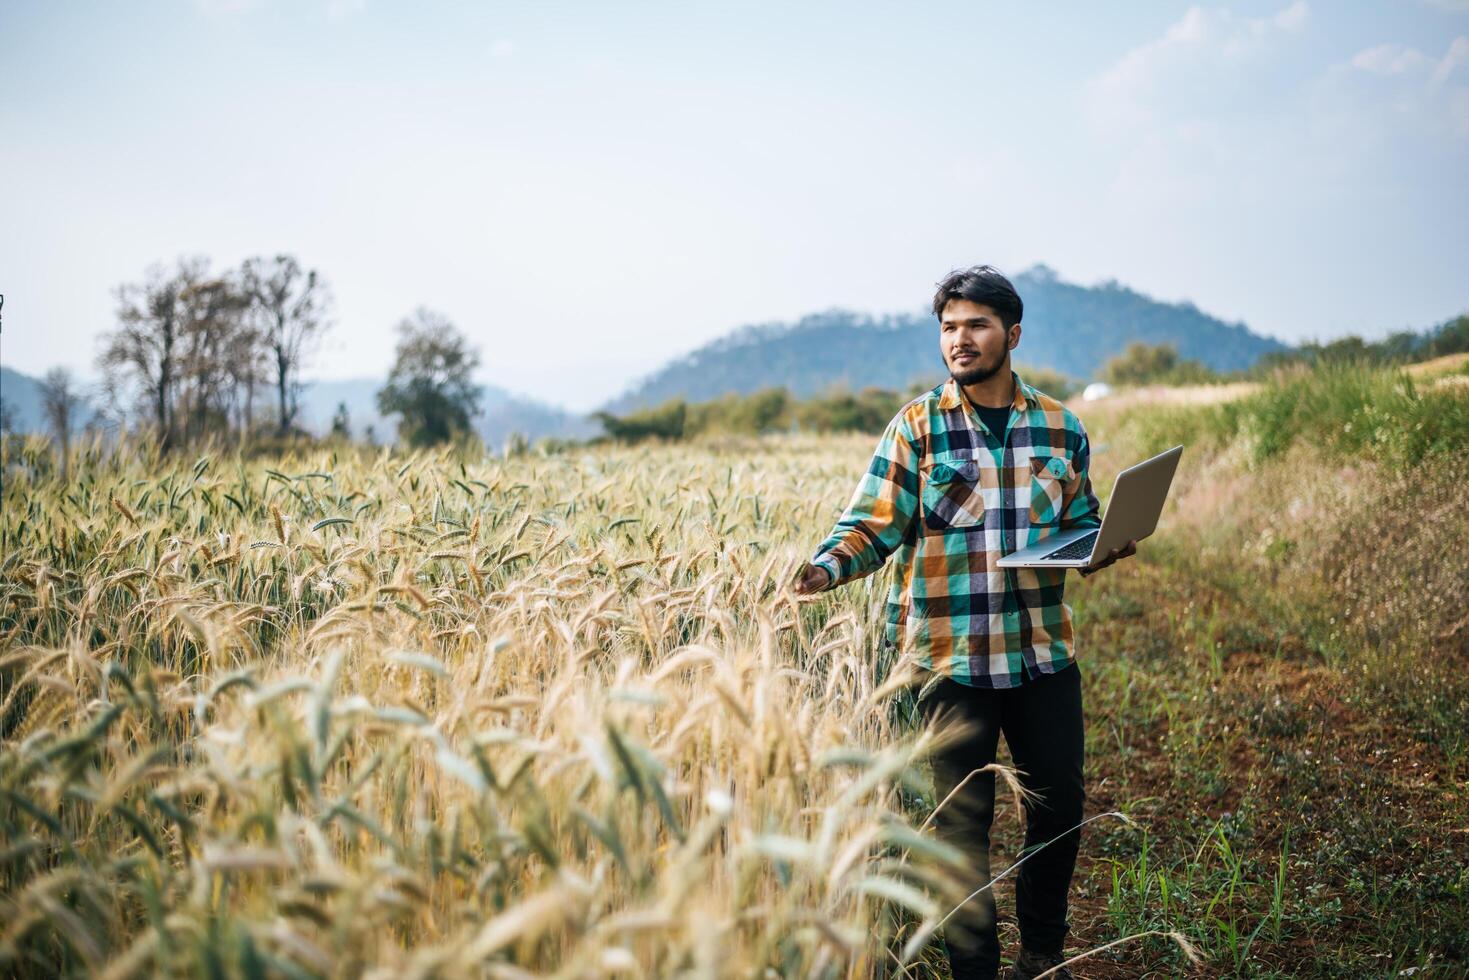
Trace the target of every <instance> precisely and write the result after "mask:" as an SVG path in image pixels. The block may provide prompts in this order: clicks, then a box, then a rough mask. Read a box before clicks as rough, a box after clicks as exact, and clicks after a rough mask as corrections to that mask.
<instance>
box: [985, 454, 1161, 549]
mask: <svg viewBox="0 0 1469 980" xmlns="http://www.w3.org/2000/svg"><path fill="white" fill-rule="evenodd" d="M1182 454H1183V447H1182V446H1174V447H1173V448H1172V449H1169V450H1166V451H1164V452H1161V453H1159V454H1158V455H1156V456H1154V457H1153V458H1152V459H1145V460H1143V461H1142V462H1141V463H1138V464H1137V465H1136V466H1129V467H1128V468H1127V469H1125V470H1123V471H1122V472H1121V473H1118V474H1117V482H1116V483H1114V484H1112V496H1111V498H1109V500H1108V501H1107V513H1106V514H1104V515H1103V516H1102V526H1101V527H1094V528H1072V529H1071V530H1069V531H1062V532H1060V533H1059V534H1053V535H1051V536H1050V537H1048V538H1046V540H1044V541H1042V542H1040V543H1039V544H1033V545H1031V546H1030V547H1029V548H1022V549H1020V550H1019V551H1016V552H1012V553H1010V554H1008V555H1006V556H1005V557H1004V558H1001V559H1000V561H999V565H1000V567H1001V568H1086V567H1087V566H1088V565H1090V564H1091V563H1092V562H1094V561H1099V560H1101V559H1102V558H1105V557H1106V556H1107V555H1108V553H1110V552H1111V551H1112V549H1113V548H1116V549H1118V550H1121V549H1123V548H1126V547H1127V542H1129V541H1141V540H1142V539H1143V538H1146V537H1147V536H1148V535H1150V534H1152V533H1153V531H1154V529H1155V528H1157V526H1158V517H1159V516H1160V515H1161V514H1162V513H1163V502H1164V501H1166V500H1167V499H1168V487H1169V485H1170V484H1172V483H1173V471H1174V470H1176V469H1178V457H1179V456H1181V455H1182Z"/></svg>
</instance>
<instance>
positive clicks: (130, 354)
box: [97, 258, 208, 449]
mask: <svg viewBox="0 0 1469 980" xmlns="http://www.w3.org/2000/svg"><path fill="white" fill-rule="evenodd" d="M207 265H208V262H207V260H205V259H202V258H195V259H181V260H179V267H178V271H177V272H176V273H175V274H172V275H170V274H169V273H168V272H167V271H166V270H165V269H164V268H163V266H161V265H155V266H153V267H152V268H150V269H149V270H148V273H147V279H146V281H145V282H143V283H126V284H124V285H121V286H119V287H117V304H118V306H117V321H118V326H117V329H116V330H115V331H114V332H112V333H111V334H109V335H107V337H106V339H105V341H104V346H103V349H102V353H101V354H100V355H99V356H98V358H97V364H98V366H99V367H100V368H101V369H102V371H103V373H104V374H105V375H106V376H107V382H106V383H107V385H108V386H109V387H110V388H111V389H112V390H114V391H116V390H117V389H118V388H119V387H120V385H119V383H118V382H119V379H118V378H116V377H115V376H114V375H115V373H116V372H121V373H124V374H127V375H130V376H131V378H130V380H131V381H132V382H133V383H134V385H135V386H136V388H137V389H138V391H139V392H140V393H141V395H142V398H143V400H144V401H145V403H146V404H147V406H148V407H147V412H148V414H149V415H150V416H151V419H152V422H153V427H154V429H155V430H156V431H157V433H158V440H159V443H160V445H162V447H163V448H164V449H169V448H171V447H172V445H173V443H174V440H175V436H176V434H175V432H174V415H175V404H174V396H175V388H176V386H177V384H178V360H179V352H178V349H177V348H178V346H179V334H180V332H181V328H182V320H183V311H182V310H181V309H180V307H181V294H182V293H183V292H184V290H185V289H187V288H189V286H190V285H192V284H193V283H194V282H196V281H198V280H200V279H202V278H203V271H202V270H203V268H204V267H206V266H207Z"/></svg>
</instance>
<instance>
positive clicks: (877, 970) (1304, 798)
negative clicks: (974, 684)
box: [0, 375, 1469, 978]
mask: <svg viewBox="0 0 1469 980" xmlns="http://www.w3.org/2000/svg"><path fill="white" fill-rule="evenodd" d="M1321 384H1324V385H1325V386H1326V388H1325V389H1323V390H1327V389H1329V392H1334V391H1336V390H1337V388H1341V389H1342V391H1346V392H1347V394H1346V395H1342V396H1341V398H1342V399H1345V401H1341V404H1343V405H1346V404H1347V401H1349V400H1350V398H1349V397H1348V396H1350V397H1354V398H1358V401H1359V402H1361V404H1357V403H1353V404H1357V408H1355V409H1353V408H1351V407H1350V405H1348V406H1347V407H1346V408H1341V411H1346V412H1348V414H1349V415H1350V413H1351V412H1357V413H1358V414H1361V412H1363V411H1366V410H1367V408H1370V404H1369V403H1381V399H1378V400H1377V402H1373V399H1374V398H1377V396H1376V395H1374V394H1373V393H1374V392H1378V388H1375V387H1373V386H1374V385H1385V386H1387V387H1386V388H1383V389H1382V390H1383V391H1392V392H1396V391H1397V390H1398V388H1396V387H1393V386H1395V385H1400V384H1401V382H1400V381H1398V380H1397V379H1396V377H1391V378H1389V377H1381V378H1379V377H1377V376H1376V375H1374V376H1372V377H1358V378H1333V379H1327V380H1326V381H1324V382H1321ZM1353 385H1356V386H1357V387H1355V388H1353V387H1352V386H1353ZM1364 386H1365V387H1364ZM1410 388H1411V384H1410ZM1348 389H1350V391H1348ZM1272 392H1273V394H1272ZM1329 392H1328V393H1329ZM1363 392H1365V393H1366V394H1365V395H1364V394H1363ZM1353 393H1355V394H1353ZM1293 397H1294V396H1293V395H1292V396H1290V397H1287V393H1286V392H1285V390H1284V389H1283V388H1280V387H1277V388H1274V389H1269V390H1267V391H1265V393H1264V394H1260V393H1251V394H1247V395H1246V396H1244V398H1243V399H1242V400H1232V401H1226V400H1223V399H1220V400H1216V401H1215V402H1213V403H1206V404H1201V405H1182V406H1180V405H1175V404H1169V405H1165V406H1152V407H1142V408H1138V407H1136V406H1134V407H1125V406H1123V405H1121V404H1119V405H1118V406H1114V407H1112V408H1108V407H1107V406H1105V405H1098V406H1095V407H1092V406H1086V407H1084V408H1082V409H1081V410H1082V411H1083V413H1084V414H1083V417H1084V419H1085V420H1086V421H1087V424H1088V426H1089V428H1090V429H1091V430H1092V435H1093V443H1094V446H1095V447H1096V456H1095V470H1094V478H1095V479H1096V481H1097V483H1098V487H1099V490H1106V489H1109V488H1110V481H1111V477H1112V475H1114V474H1115V473H1116V472H1117V470H1118V469H1119V468H1120V467H1121V466H1123V465H1126V464H1128V463H1130V462H1132V461H1134V459H1135V458H1137V456H1138V454H1140V453H1142V452H1145V451H1148V450H1149V449H1152V448H1155V447H1157V446H1159V445H1161V444H1164V443H1166V444H1172V442H1173V441H1174V440H1178V441H1185V442H1186V443H1187V444H1188V446H1189V449H1188V450H1187V451H1186V454H1185V457H1184V460H1185V463H1184V466H1183V467H1182V468H1181V469H1180V473H1179V477H1178V482H1177V483H1176V492H1175V494H1174V497H1173V499H1172V500H1171V501H1170V506H1169V512H1168V514H1167V516H1166V519H1165V524H1164V526H1163V528H1162V529H1161V530H1160V533H1159V534H1158V535H1157V536H1155V537H1154V538H1153V539H1151V540H1150V541H1149V542H1147V543H1145V545H1144V547H1143V548H1142V551H1141V553H1140V554H1139V556H1138V558H1136V559H1132V560H1129V561H1127V562H1124V563H1121V564H1119V565H1118V566H1117V567H1116V568H1114V569H1110V570H1108V571H1107V572H1104V573H1102V574H1100V575H1098V576H1095V577H1094V578H1092V579H1090V580H1087V581H1082V580H1080V579H1074V580H1073V582H1072V585H1071V588H1070V590H1069V591H1068V601H1070V602H1071V603H1072V604H1073V606H1074V608H1075V609H1076V612H1077V623H1078V629H1079V637H1080V639H1079V642H1078V655H1079V658H1080V664H1081V669H1082V670H1083V678H1084V684H1085V691H1086V694H1085V696H1086V699H1087V716H1088V744H1087V753H1088V756H1087V769H1088V787H1089V799H1088V815H1089V818H1090V819H1091V821H1092V822H1091V823H1089V824H1088V826H1087V827H1086V828H1085V829H1084V831H1083V837H1082V858H1081V863H1080V865H1079V867H1078V872H1077V878H1076V884H1075V886H1074V889H1073V913H1072V921H1073V932H1072V937H1071V941H1070V944H1069V947H1068V948H1069V949H1070V950H1071V951H1072V952H1073V953H1076V954H1081V953H1084V952H1087V951H1089V950H1100V951H1099V952H1096V953H1095V954H1094V955H1091V956H1089V957H1088V958H1087V959H1085V960H1083V961H1081V962H1079V963H1077V964H1076V965H1075V967H1074V969H1075V970H1076V971H1077V973H1078V976H1091V977H1136V976H1185V975H1188V976H1206V977H1213V976H1262V977H1289V976H1322V977H1326V976H1341V977H1346V976H1360V975H1362V974H1363V972H1364V971H1365V972H1367V974H1368V975H1394V976H1395V975H1416V976H1464V975H1466V972H1469V926H1466V923H1469V871H1466V870H1465V869H1466V867H1469V790H1466V786H1469V734H1466V732H1469V681H1466V674H1469V671H1466V670H1465V667H1466V665H1469V618H1465V609H1466V607H1469V579H1466V571H1465V562H1464V560H1463V559H1464V548H1463V545H1462V541H1464V540H1465V537H1464V535H1465V533H1469V494H1466V490H1465V482H1464V480H1463V478H1462V458H1463V457H1462V453H1460V452H1459V451H1458V449H1456V448H1455V447H1459V448H1462V447H1461V446H1460V444H1459V443H1456V442H1454V440H1455V438H1459V439H1460V440H1462V435H1457V436H1456V435H1455V433H1456V432H1458V431H1459V430H1458V428H1457V426H1458V421H1457V420H1461V419H1463V418H1465V417H1469V416H1466V412H1469V395H1466V393H1465V389H1464V388H1463V387H1462V386H1439V387H1435V388H1425V387H1422V386H1420V387H1419V388H1417V389H1411V391H1410V394H1409V395H1403V396H1401V398H1402V399H1406V400H1404V401H1401V403H1399V402H1394V401H1390V402H1388V404H1389V406H1390V407H1391V411H1389V410H1388V409H1386V408H1384V409H1382V410H1381V411H1379V412H1378V415H1377V416H1371V417H1369V418H1367V419H1366V421H1365V422H1363V423H1362V424H1368V423H1370V424H1372V425H1375V426H1376V429H1375V430H1374V431H1375V432H1376V433H1377V434H1376V435H1369V436H1367V437H1364V438H1367V440H1368V441H1367V442H1365V443H1361V442H1359V441H1356V437H1353V436H1351V435H1347V436H1342V435H1341V434H1340V433H1336V434H1335V435H1333V436H1332V437H1331V438H1329V439H1328V438H1326V437H1325V436H1323V435H1322V432H1324V431H1325V429H1321V430H1320V431H1318V430H1317V428H1313V426H1315V425H1317V423H1318V422H1319V423H1320V425H1321V426H1326V427H1327V428H1330V427H1339V426H1338V423H1337V422H1336V421H1335V420H1334V416H1333V417H1330V418H1327V419H1326V421H1324V422H1323V421H1321V420H1320V418H1318V416H1321V417H1324V416H1323V414H1322V413H1326V412H1327V410H1326V409H1324V408H1323V409H1320V410H1319V411H1316V414H1314V415H1311V416H1310V417H1305V416H1302V414H1301V412H1300V411H1299V404H1298V400H1297V401H1292V400H1291V399H1292V398H1293ZM1394 397H1397V396H1394ZM1382 398H1387V396H1386V395H1383V396H1382ZM1272 399H1273V400H1272ZM1364 399H1365V401H1364ZM1327 400H1328V401H1329V399H1327ZM1205 401H1208V400H1205ZM1332 404H1336V403H1335V402H1332ZM1363 405H1366V406H1367V408H1364V407H1363ZM1281 406H1285V407H1284V408H1282V407H1281ZM1292 406H1294V407H1292ZM1272 412H1274V413H1277V414H1276V415H1272V414H1271V413H1272ZM1384 413H1385V414H1384ZM1415 413H1416V414H1415ZM1456 413H1457V414H1456ZM1327 414H1329V413H1327ZM1369 415H1370V413H1369ZM1277 416H1278V417H1277ZM1350 417H1353V418H1355V417H1357V416H1355V415H1350ZM1262 420H1264V421H1262ZM1271 420H1274V421H1273V422H1271ZM1425 420H1427V421H1426V422H1425ZM1435 420H1436V421H1435ZM1425 425H1426V426H1427V427H1426V428H1425ZM1435 425H1438V426H1441V427H1442V426H1446V427H1447V429H1446V430H1445V431H1447V433H1448V434H1447V435H1444V434H1442V433H1440V432H1439V430H1438V429H1436V428H1434V426H1435ZM1292 426H1293V428H1291V427H1292ZM1415 426H1416V428H1413V427H1415ZM1395 427H1397V428H1395ZM1282 428H1284V429H1288V430H1289V431H1287V432H1285V433H1284V434H1282ZM1400 430H1401V431H1400ZM1404 433H1411V434H1412V437H1413V438H1415V439H1418V440H1419V442H1421V443H1422V445H1423V446H1424V447H1426V448H1423V449H1421V450H1414V452H1415V453H1416V455H1415V456H1411V457H1403V456H1401V454H1394V453H1392V452H1387V451H1386V450H1382V451H1374V449H1373V447H1374V446H1378V445H1379V444H1381V445H1386V444H1387V442H1389V441H1392V440H1395V439H1397V438H1398V436H1402V435H1403V434H1404ZM1404 438H1406V436H1405V437H1404ZM873 444H874V439H873V437H869V436H840V437H832V436H821V437H818V436H778V437H761V438H759V439H755V438H724V439H706V440H703V441H700V442H696V443H692V444H683V445H668V446H656V447H647V446H643V447H612V446H591V447H584V448H579V449H574V450H565V451H557V452H536V451H530V452H519V453H516V454H513V455H511V456H509V457H505V458H501V457H492V456H472V457H471V456H467V455H464V454H462V453H451V452H447V451H446V452H444V453H440V454H437V455H434V454H422V453H420V454H414V455H403V454H397V453H393V452H388V451H378V452H372V451H368V450H365V449H353V448H347V447H340V448H337V449H331V448H314V449H304V450H302V451H300V452H296V453H288V454H285V455H281V456H275V457H271V458H266V459H250V458H246V457H244V456H241V455H239V454H238V453H233V452H227V451H218V452H209V453H204V454H202V455H197V456H195V455H188V456H184V455H174V456H170V457H159V456H157V455H156V454H154V453H153V452H151V451H150V450H149V449H148V448H147V447H146V446H145V445H130V446H127V447H125V450H124V451H122V452H116V453H107V452H103V451H102V450H101V449H99V448H98V447H80V448H76V449H74V451H73V454H72V457H71V459H70V460H69V465H68V471H67V476H66V478H65V479H63V478H62V477H61V474H60V472H59V469H58V467H57V466H56V463H55V461H54V460H53V458H52V457H51V455H50V450H49V447H47V446H45V445H44V444H43V443H41V442H40V441H31V442H29V443H21V442H19V441H14V440H12V441H11V442H10V444H9V445H8V446H7V448H6V463H5V484H4V490H3V501H4V512H3V528H0V533H3V536H4V555H3V558H0V738H3V747H0V969H3V971H4V972H5V973H7V974H12V975H17V976H54V975H58V974H59V975H89V976H107V977H126V976H139V975H169V976H173V975H178V976H186V975H187V976H234V975H243V976H287V977H314V976H323V977H339V976H340V977H357V976H373V977H387V976H394V977H396V976H423V977H427V976H445V977H453V976H491V977H516V978H518V977H532V976H535V977H540V976H557V977H589V976H599V977H600V976H608V977H612V976H629V977H667V976H700V977H716V976H747V977H774V976H782V977H784V976H800V977H807V976H811V977H886V976H907V977H942V976H945V975H946V972H945V968H944V967H943V966H941V964H942V962H943V952H942V946H941V944H940V941H939V939H938V930H939V926H940V925H941V923H942V921H943V919H944V917H945V916H946V915H947V914H948V913H949V911H950V910H952V909H953V908H954V907H955V905H957V904H958V903H959V902H961V901H963V899H964V898H965V889H964V888H963V887H962V886H961V885H960V884H959V878H958V877H957V876H956V871H957V870H958V869H960V868H961V867H962V861H961V859H960V858H959V856H958V855H957V854H956V853H954V852H953V851H952V850H950V849H949V848H947V847H946V846H945V845H943V844H942V843H940V842H938V841H936V840H935V839H934V838H933V836H932V833H931V829H930V828H929V827H928V823H927V822H928V820H929V817H930V816H931V814H932V812H933V809H934V807H935V806H936V805H938V804H939V802H940V801H936V800H934V799H933V797H932V792H931V788H930V785H929V782H928V776H927V773H926V769H925V767H924V765H923V762H924V757H925V754H926V753H927V752H928V751H930V750H931V749H932V747H933V746H934V745H935V744H936V740H937V739H940V738H942V737H943V734H942V733H936V732H933V731H926V730H923V729H921V728H919V727H918V726H917V725H916V724H915V721H914V713H913V710H912V707H913V694H914V689H913V681H914V676H915V675H914V673H913V671H912V670H911V668H910V667H909V665H907V664H906V663H905V662H904V661H903V660H902V659H901V658H899V657H896V656H894V655H892V654H890V653H885V652H884V651H883V650H882V646H881V643H880V623H881V616H880V608H881V603H882V600H883V598H884V596H885V593H886V586H887V582H888V578H887V573H886V572H884V573H880V574H878V575H874V576H872V577H871V578H869V579H864V580H860V581H859V582H856V583H853V584H851V585H849V586H846V587H844V588H842V589H839V590H836V591H833V592H829V593H823V594H820V595H817V596H811V597H799V598H798V597H796V596H794V595H793V594H792V593H791V592H790V590H789V588H788V583H789V581H790V580H791V577H792V575H793V573H794V571H795V568H796V566H797V563H798V562H800V561H802V560H804V559H805V558H807V557H809V556H810V554H811V552H812V550H813V549H814V547H815V545H816V544H817V543H818V542H819V541H820V540H821V539H822V538H823V537H824V536H825V535H826V533H827V531H828V530H829V529H830V526H831V523H832V521H833V520H834V519H835V518H836V517H837V516H838V515H839V514H840V511H841V509H842V507H843V505H844V504H845V503H846V501H847V499H848V497H849V496H850V493H851V490H852V487H853V485H854V483H855V480H856V478H857V476H858V475H859V474H860V472H861V471H862V469H863V467H865V465H866V463H867V460H868V458H869V454H870V452H871V450H872V446H873ZM1393 444H1394V445H1396V444H1397V443H1396V442H1394V443H1393ZM1415 445H1416V443H1415ZM1445 446H1447V447H1448V448H1447V449H1445V448H1444V447H1445ZM1404 514H1412V515H1415V516H1416V517H1417V518H1418V519H1415V520H1412V521H1409V520H1404V519H1403V515H1404ZM1005 761H1006V760H1005V759H1004V758H1003V757H1002V759H1001V763H1002V764H1003V763H1004V762H1005ZM1021 806H1022V800H1021V799H1020V798H1019V796H1018V794H1015V795H1013V797H1012V799H1011V800H1010V805H1009V806H1008V807H1005V808H1002V809H1001V810H1000V812H999V813H998V814H997V818H996V828H995V843H996V849H997V852H998V853H997V855H996V858H995V861H994V868H995V869H996V870H997V871H998V870H999V869H1003V868H1005V867H1006V866H1007V865H1008V864H1010V863H1011V862H1013V861H1014V860H1018V859H1019V857H1020V855H1019V854H1018V853H1017V850H1018V847H1019V843H1020V828H1021V822H1020V807H1021ZM1012 881H1013V876H1008V877H1002V878H1001V880H1000V881H999V882H997V884H996V885H995V887H996V889H997V891H998V892H999V898H1000V907H1001V911H1002V915H1003V914H1005V913H1007V912H1009V911H1010V910H1012V909H1013V898H1012V894H1011V892H1012V891H1013V888H1012ZM1002 940H1004V941H1005V943H1006V944H1007V956H1008V955H1011V954H1013V951H1014V946H1015V943H1016V935H1015V932H1014V927H1013V917H1009V918H1007V921H1005V922H1003V923H1002ZM1111 944H1115V945H1111ZM1103 947H1107V948H1105V949H1104V948H1103ZM1195 957H1197V959H1195ZM1403 971H1416V972H1408V973H1404V972H1403Z"/></svg>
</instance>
